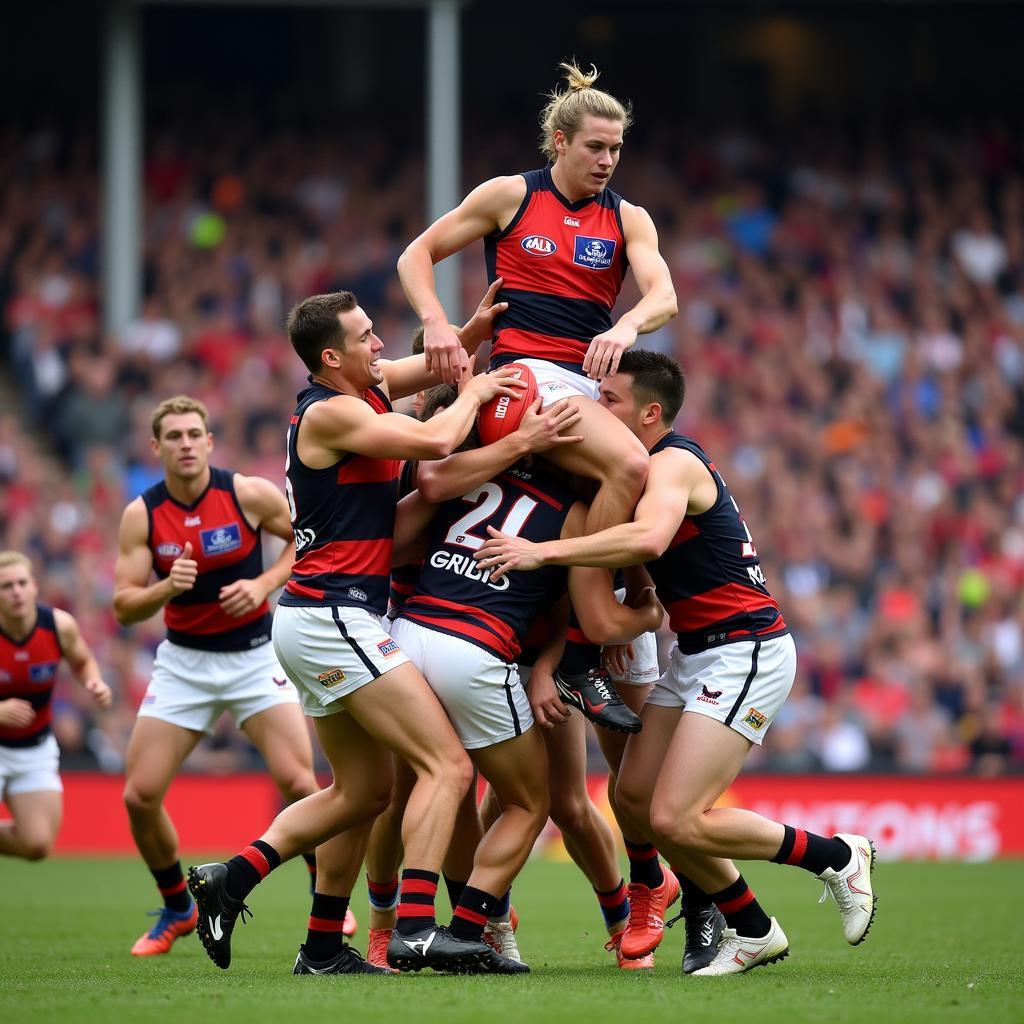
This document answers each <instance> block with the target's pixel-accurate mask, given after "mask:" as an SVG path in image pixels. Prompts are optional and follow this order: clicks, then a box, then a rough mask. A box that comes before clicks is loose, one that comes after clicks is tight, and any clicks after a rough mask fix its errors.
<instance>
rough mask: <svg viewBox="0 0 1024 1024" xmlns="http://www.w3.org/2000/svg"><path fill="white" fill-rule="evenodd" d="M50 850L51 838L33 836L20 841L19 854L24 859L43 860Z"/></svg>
mask: <svg viewBox="0 0 1024 1024" xmlns="http://www.w3.org/2000/svg"><path fill="white" fill-rule="evenodd" d="M52 851H53V840H52V839H48V838H44V837H40V836H33V837H31V838H28V839H23V840H22V843H21V855H22V857H23V858H24V859H25V860H45V859H46V858H47V857H49V856H50V853H51V852H52Z"/></svg>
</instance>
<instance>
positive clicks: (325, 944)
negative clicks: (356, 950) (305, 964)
mask: <svg viewBox="0 0 1024 1024" xmlns="http://www.w3.org/2000/svg"><path fill="white" fill-rule="evenodd" d="M350 898H351V897H349V896H325V895H324V894H323V893H322V892H315V893H313V906H312V907H311V909H310V911H309V930H308V931H307V932H306V941H305V942H304V943H303V944H302V945H303V948H304V949H305V951H306V956H308V957H309V959H310V960H313V961H314V962H316V963H323V962H324V961H325V960H331V959H333V958H334V957H336V956H337V955H338V954H339V953H340V952H341V949H342V946H344V944H345V936H344V935H343V934H342V928H343V927H344V925H345V912H346V911H347V910H348V901H349V899H350Z"/></svg>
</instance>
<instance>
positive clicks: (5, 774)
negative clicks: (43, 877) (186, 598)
mask: <svg viewBox="0 0 1024 1024" xmlns="http://www.w3.org/2000/svg"><path fill="white" fill-rule="evenodd" d="M62 660H63V661H65V662H67V664H68V666H69V668H70V669H71V671H72V672H73V673H74V675H75V678H76V679H77V680H78V681H79V682H80V683H81V684H82V686H84V687H85V690H86V692H87V693H88V694H89V696H90V697H91V698H92V700H93V703H94V704H95V705H96V706H97V707H100V708H107V707H110V688H109V687H108V686H107V684H106V683H105V682H104V681H103V679H102V678H101V677H100V670H99V666H98V665H97V664H96V659H95V658H94V657H93V655H92V651H90V650H89V647H88V645H87V644H86V642H85V640H83V639H82V634H81V632H79V629H78V623H77V622H75V620H74V618H72V616H70V615H69V614H68V613H67V612H65V611H62V610H61V609H59V608H50V607H49V606H48V605H45V604H40V603H39V587H38V585H37V583H36V580H35V576H34V575H33V574H32V564H31V562H29V560H28V559H27V558H26V557H25V556H24V555H23V554H22V553H21V552H20V551H0V800H3V801H4V803H6V804H7V809H8V811H10V813H11V820H10V821H2V822H0V855H6V856H8V857H24V858H25V859H26V860H41V859H42V858H43V857H48V856H49V855H50V851H51V850H52V849H53V844H54V841H55V840H56V838H57V832H58V830H59V829H60V822H61V816H62V814H63V804H62V796H61V794H62V792H63V787H62V786H61V781H60V775H59V774H58V768H59V766H60V751H59V750H58V749H57V741H56V739H55V738H54V736H53V733H52V731H51V728H50V722H51V718H52V710H51V700H52V698H53V687H54V684H55V683H56V681H57V669H58V666H59V665H60V663H61V661H62Z"/></svg>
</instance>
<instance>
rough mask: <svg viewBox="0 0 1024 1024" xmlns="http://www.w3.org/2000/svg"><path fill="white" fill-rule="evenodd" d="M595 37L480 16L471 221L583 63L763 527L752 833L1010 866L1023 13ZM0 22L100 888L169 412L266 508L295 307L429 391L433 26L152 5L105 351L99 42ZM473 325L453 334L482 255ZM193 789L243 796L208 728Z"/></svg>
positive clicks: (657, 343) (744, 502)
mask: <svg viewBox="0 0 1024 1024" xmlns="http://www.w3.org/2000/svg"><path fill="white" fill-rule="evenodd" d="M576 7H577V5H570V4H558V3H545V4H540V3H534V2H526V3H520V4H516V5H514V6H513V5H507V4H502V5H497V4H491V3H486V2H483V0H480V2H476V3H469V4H467V5H466V6H465V8H464V10H463V14H462V18H461V28H462V45H461V53H462V81H463V86H462V90H461V100H462V105H463V119H464V132H463V136H462V157H463V159H462V184H463V186H464V188H468V187H469V186H471V185H473V184H475V183H476V182H478V181H480V180H482V179H484V178H485V177H488V176H490V175H492V174H496V173H509V172H512V171H515V170H521V169H528V168H530V167H533V166H537V165H538V164H539V161H540V158H539V156H538V155H537V152H536V147H535V144H534V143H535V139H536V116H537V112H538V110H539V108H540V106H541V104H542V94H543V93H544V92H545V91H547V90H548V89H550V88H551V87H552V86H553V85H555V83H556V80H557V76H556V71H555V68H556V65H557V63H558V61H559V60H561V59H563V58H565V57H568V56H572V55H575V56H576V57H577V58H579V60H580V61H581V62H589V61H593V62H594V63H596V64H597V65H598V67H599V68H600V69H601V70H602V73H603V75H602V79H601V85H602V86H604V87H606V88H607V89H608V90H609V91H611V92H613V93H615V94H617V95H619V96H621V97H624V98H628V99H630V100H632V102H633V105H634V109H635V114H636V127H635V129H634V130H633V132H632V133H631V135H630V137H629V139H628V144H627V147H626V150H625V153H624V156H623V162H622V165H621V167H620V169H619V171H618V172H617V176H616V180H615V182H614V183H613V185H614V187H615V188H616V190H618V191H620V192H621V193H622V194H623V195H624V196H625V197H626V198H628V199H630V200H633V201H635V202H638V203H640V204H641V205H644V206H646V207H647V208H648V209H649V210H650V211H651V213H652V215H653V216H654V218H655V221H656V223H657V225H658V227H659V231H660V233H661V243H662V251H663V252H664V254H665V255H666V258H667V259H668V261H669V264H670V266H671V268H672V270H673V275H674V278H675V281H676V285H677V289H678V291H679V295H680V299H681V312H680V315H679V316H678V317H677V318H676V320H675V321H673V323H672V324H670V325H669V326H668V327H667V328H665V329H663V330H661V331H659V332H657V334H655V335H652V336H650V337H649V338H647V339H645V340H643V341H642V344H648V345H651V346H652V347H658V348H661V349H662V350H664V351H667V352H671V353H672V354H675V355H677V356H678V357H679V358H680V359H681V361H682V362H683V364H684V368H685V369H686V370H687V373H688V375H689V381H690V392H689V397H688V399H687V405H686V407H685V408H684V410H683V414H682V416H681V418H680V421H679V424H680V427H681V428H682V429H684V430H685V431H686V432H688V433H691V434H693V435H694V436H696V437H697V438H698V439H699V440H701V441H702V442H703V443H705V444H706V446H707V447H708V448H709V450H710V451H711V452H713V453H714V455H715V459H716V462H717V463H718V465H719V466H720V467H722V469H723V471H724V474H725V476H726V479H728V480H729V482H730V486H731V488H732V490H733V491H734V492H735V493H736V494H737V497H738V500H739V502H740V506H741V508H742V509H743V511H744V515H745V517H746V519H747V521H748V522H749V523H750V525H751V529H752V532H753V534H754V537H755V539H756V541H757V544H758V548H759V551H760V553H761V555H762V558H763V560H764V565H765V569H766V573H767V575H768V579H769V586H770V587H771V589H772V591H773V593H775V594H776V595H777V596H778V597H779V599H780V603H781V604H782V607H783V609H784V612H785V614H786V617H787V620H789V621H790V622H791V623H792V624H793V626H794V632H795V634H796V639H797V645H798V651H799V654H800V671H799V677H798V682H797V686H796V688H795V689H794V692H793V695H792V696H791V698H790V701H789V703H788V704H787V708H786V710H785V711H784V712H783V713H782V714H781V715H780V717H779V719H778V720H777V722H776V724H775V725H774V727H773V729H772V732H771V733H770V734H769V737H768V740H767V742H766V743H765V747H764V749H763V751H759V752H757V753H756V756H754V757H752V758H751V764H750V768H749V770H748V774H749V775H750V776H751V778H750V779H749V780H747V781H744V782H742V783H741V785H740V787H739V792H740V794H741V797H742V798H743V799H744V800H746V801H747V802H748V803H750V802H752V801H754V800H760V801H762V803H761V807H762V808H769V807H770V806H775V807H778V806H780V805H782V806H783V807H784V808H790V810H788V811H786V812H785V813H783V812H782V811H781V810H780V812H779V813H778V814H775V815H774V816H776V817H786V818H787V819H788V818H793V817H799V816H800V814H796V813H793V811H792V810H791V809H792V808H793V807H794V806H795V807H797V808H800V809H802V813H803V817H804V819H806V818H807V817H808V816H812V817H813V816H815V815H816V816H817V817H816V818H815V819H814V821H811V822H809V823H808V824H809V827H815V830H816V831H825V830H826V829H825V824H824V823H825V822H826V821H827V822H833V821H835V820H836V816H838V815H841V814H843V813H847V814H856V815H860V817H859V818H858V819H857V820H858V822H859V823H860V825H863V827H857V828H853V831H867V830H868V829H869V825H870V824H874V825H875V826H876V831H877V832H880V833H882V844H881V845H882V846H883V852H888V854H889V855H890V856H940V855H941V856H960V857H969V858H985V857H989V856H993V855H999V854H1004V855H1005V854H1008V853H1014V852H1016V853H1018V854H1019V853H1020V852H1022V851H1024V834H1022V833H1021V826H1020V823H1019V822H1018V821H1016V820H1014V819H1013V815H1012V814H1010V813H1009V809H1010V808H1011V807H1012V805H1013V803H1014V802H1016V804H1017V806H1018V807H1019V806H1020V800H1021V797H1022V791H1021V789H1020V785H1021V771H1022V768H1024V604H1022V600H1021V592H1022V587H1021V583H1022V581H1024V497H1022V493H1024V487H1022V483H1024V131H1022V118H1021V113H1020V109H1019V96H1020V91H1021V84H1022V77H1021V73H1020V71H1019V52H1018V51H1019V40H1020V38H1021V29H1022V28H1024V12H1022V10H1021V8H1020V6H1019V5H1017V4H1010V3H1007V4H984V3H971V4H924V3H863V4H856V5H854V4H839V3H837V4H828V3H810V2H808V3H794V4H788V5H787V4H770V3H714V4H711V3H708V4H680V3H675V4H673V3H661V4H655V3H633V4H628V5H627V4H605V3H592V4H589V5H587V11H586V13H582V14H581V13H580V12H579V11H578V9H574V8H576ZM2 19H3V21H2V29H0V33H2V35H3V37H4V38H5V40H6V41H7V44H8V45H7V46H5V59H4V61H3V62H2V63H0V310H2V326H0V353H2V359H0V484H2V488H0V547H9V546H14V547H18V548H20V549H23V550H25V551H26V552H27V553H29V554H30V555H31V556H32V558H33V560H34V562H35V564H36V566H37V570H38V573H39V576H40V580H41V583H42V588H43V595H44V598H45V599H46V600H50V601H52V602H54V603H56V604H58V605H61V606H63V607H67V608H69V609H70V610H72V611H74V613H75V614H76V615H77V616H78V617H79V619H80V621H81V622H82V624H83V626H84V628H85V630H86V635H87V637H88V638H89V640H90V642H91V643H92V644H93V645H94V648H95V649H96V651H97V652H98V654H99V656H100V659H101V663H102V665H103V668H104V671H105V674H106V678H107V680H108V682H110V683H111V685H112V686H113V687H114V688H115V692H116V693H117V695H118V699H117V707H116V709H115V710H114V711H113V712H111V713H110V714H108V715H104V716H101V717H97V716H94V715H93V714H92V713H91V712H90V711H89V709H88V708H87V707H86V706H85V705H84V703H83V702H82V701H81V697H80V693H79V691H78V690H77V689H76V688H75V687H74V686H73V685H72V684H70V682H69V681H65V682H64V683H62V685H61V687H60V690H59V701H58V704H59V714H58V715H57V724H56V728H57V732H58V736H59V738H60V741H61V744H62V747H63V748H64V751H65V758H64V769H65V772H66V775H65V779H66V783H67V785H68V788H69V798H68V812H67V820H66V823H65V827H64V833H63V838H62V841H63V843H64V844H65V845H64V848H65V849H83V848H90V843H93V847H92V848H95V842H96V840H95V836H94V835H93V833H95V832H97V831H102V830H97V828H96V825H95V817H93V820H92V824H91V825H90V824H88V822H87V820H86V819H85V818H84V817H82V816H80V815H78V814H77V813H76V806H77V807H78V808H79V809H81V808H83V807H89V808H94V807H103V808H106V811H109V826H108V827H107V835H108V836H112V835H115V832H113V831H110V830H115V831H116V835H118V836H120V835H122V834H123V836H125V837H126V835H127V830H126V826H125V824H124V822H123V821H121V818H122V817H123V814H121V812H120V805H119V803H118V798H117V791H118V781H117V773H118V771H119V769H120V759H121V755H122V753H123V750H124V746H125V742H126V739H127V735H128V732H129V730H130V728H131V724H132V721H133V716H134V711H135V708H136V707H137V705H138V702H139V700H140V699H141V696H142V693H143V691H144V689H145V685H146V677H147V672H148V667H149V664H150V661H151V658H152V651H153V649H154V647H155V645H156V643H157V642H158V641H159V638H160V635H161V629H160V623H159V622H152V623H150V624H147V625H146V626H144V627H136V628H134V629H132V630H129V631H121V630H118V629H117V628H116V625H115V624H114V622H113V618H112V615H111V613H110V610H109V606H110V588H111V570H112V564H113V553H114V538H115V536H116V524H117V520H118V517H119V514H120V510H121V508H122V507H123V504H124V503H125V502H126V501H127V500H129V499H130V498H131V497H133V496H134V495H135V494H137V493H138V491H139V489H140V488H141V487H143V486H145V485H146V484H147V483H148V482H149V480H150V479H151V478H152V466H151V463H150V462H149V461H148V455H147V452H148V448H147V433H148V426H147V424H148V414H149V410H150V408H151V407H152V406H153V405H154V404H155V403H156V402H157V401H158V400H159V399H161V398H163V397H166V396H167V395H168V394H171V393H175V392H178V391H183V390H184V391H189V392H191V393H194V394H196V395H197V396H198V397H201V398H203V400H204V401H206V402H207V403H208V404H209V406H210V408H211V411H212V412H213V417H214V429H215V433H216V435H217V439H218V460H219V461H220V462H221V463H222V464H225V465H228V466H231V467H234V468H238V469H240V470H243V471H249V472H258V473H261V474H263V475H267V476H269V477H271V478H273V479H280V478H281V468H282V458H283V455H282V451H281V442H282V439H283V426H282V425H283V423H284V422H285V416H286V415H287V413H288V411H289V409H290V403H291V398H292V393H293V392H294V390H295V389H296V387H297V385H298V383H299V382H300V380H301V373H299V367H298V366H297V361H296V360H295V359H294V357H293V356H292V353H291V352H290V349H289V348H288V346H287V342H286V340H285V339H284V338H283V334H282V331H281V323H282V317H283V313H284V311H286V310H287V308H288V306H289V305H290V304H291V302H293V301H295V300H296V299H298V298H301V297H302V296H303V295H305V294H307V293H309V292H311V291H314V290H322V289H326V288H331V287H352V288H353V289H354V290H355V291H356V292H357V293H358V294H359V296H360V298H361V300H362V301H363V303H364V305H365V306H366V307H367V309H368V310H369V311H370V312H371V315H373V316H374V317H375V319H376V322H377V326H378V331H379V333H380V334H381V336H382V337H383V338H384V340H385V342H386V343H387V345H388V348H389V353H390V354H403V353H404V351H405V349H406V347H407V345H408V339H409V336H410V334H411V331H412V328H413V326H414V324H413V321H412V318H411V316H410V312H409V310H408V308H407V307H406V305H405V303H404V300H403V298H402V295H401V291H400V288H399V287H398V284H397V280H396V278H395V275H394V264H395V260H396V258H397V256H398V254H399V253H400V252H401V250H402V248H403V246H404V245H405V243H406V242H407V241H408V240H409V239H411V238H412V237H413V236H414V235H415V234H416V233H417V232H418V231H419V230H420V229H421V228H422V226H423V224H424V179H425V173H424V139H425V130H424V104H425V96H424V78H425V70H426V66H425V58H424V35H425V25H426V21H425V16H424V14H423V13H422V12H421V11H420V10H419V9H417V7H416V6H415V5H409V6H408V7H403V6H398V7H396V6H393V5H373V4H369V3H367V4H365V5H362V6H356V5H352V6H351V7H349V6H344V7H342V8H340V9H331V8H329V7H327V6H319V5H314V6H300V7H287V8H286V7H283V6H282V7H275V6H268V5H244V4H236V3H230V4H225V5H219V6H205V5H194V4H181V3H173V2H167V3H153V4H148V5H143V6H142V8H141V26H142V33H143V69H144V72H143V74H144V83H145V92H144V124H145V140H146V149H145V179H144V180H145V186H146V188H145V197H146V198H145V230H146V245H145V260H144V264H143V267H142V281H143V285H144V294H145V297H146V301H145V304H144V307H143V309H142V310H140V311H139V316H138V318H136V319H133V321H132V322H131V323H128V324H122V325H119V327H118V329H115V330H110V331H104V330H103V329H102V327H101V324H102V322H103V317H102V310H101V309H100V296H101V288H100V278H99V259H100V253H101V249H102V246H101V240H102V233H103V230H104V220H103V217H102V216H101V213H100V203H99V197H100V189H99V181H98V169H99V153H100V152H101V148H100V134H99V131H100V125H99V121H100V118H99V108H100V98H101V92H102V89H101V83H102V76H101V67H102V56H103V53H102V50H103V46H102V42H101V39H102V32H101V26H102V24H103V8H102V6H101V5H100V4H98V3H91V2H84V3H78V4H71V3H53V4H37V5H35V6H33V7H29V6H27V5H20V4H18V5H10V6H8V8H6V9H5V11H4V14H3V15H2ZM461 285H462V296H463V303H464V306H465V307H466V308H468V307H470V306H471V305H472V304H473V303H475V301H476V298H477V296H478V295H479V294H480V293H481V292H482V290H483V286H484V278H483V264H482V258H480V255H479V254H477V253H470V254H469V255H468V256H467V257H465V258H464V259H463V263H462V282H461ZM449 312H450V313H453V311H452V310H449ZM189 767H190V768H191V769H193V770H194V771H196V772H202V773H211V774H214V775H217V776H222V777H224V778H229V777H230V776H232V775H234V774H236V773H240V772H248V771H252V770H256V769H258V767H259V765H258V762H257V760H256V756H255V754H254V752H253V751H252V750H250V749H249V748H248V747H247V746H245V745H244V744H243V743H242V741H241V740H240V739H239V737H238V736H236V735H235V734H234V732H233V731H232V730H231V729H230V728H224V729H223V730H219V731H218V733H217V735H216V736H215V737H214V738H213V739H212V741H210V742H208V743H204V744H203V745H202V746H201V748H200V749H199V750H198V751H197V752H196V754H195V755H194V756H193V758H192V759H191V760H190V763H189ZM594 768H595V770H596V769H598V768H599V762H598V761H597V760H595V761H594ZM77 771H84V772H86V773H91V774H85V775H82V776H80V777H76V776H75V775H74V774H73V773H75V772H77ZM822 772H831V773H835V774H833V775H829V776H825V780H824V781H822V779H821V777H820V774H819V773H822ZM96 773H100V774H99V775H97V774H96ZM756 773H768V774H765V775H764V776H763V777H762V776H761V775H758V774H756ZM840 776H841V777H840ZM894 779H895V781H894ZM197 784H199V783H198V782H197ZM202 784H203V785H207V784H208V782H207V781H206V780H204V781H203V783H202ZM228 784H230V783H228ZM257 784H258V783H257ZM76 785H80V786H81V787H82V789H81V793H82V796H81V798H80V799H78V800H77V804H76V791H75V789H74V787H75V786H76ZM179 785H187V783H182V784H179ZM245 785H246V786H251V785H253V780H247V781H246V783H245ZM744 786H746V787H748V788H747V789H746V790H744V789H743V787H744ZM597 788H599V781H596V782H595V791H597ZM246 792H248V790H247V791H246ZM87 798H88V801H93V802H87ZM266 799H268V800H270V799H271V798H270V797H267V798H266ZM773 801H774V803H772V802H773ZM840 803H841V804H842V807H845V808H846V811H843V810H842V807H840ZM854 805H855V806H856V808H857V810H855V811H851V810H849V808H850V807H853V806H854ZM171 806H172V811H173V812H174V813H175V816H176V817H178V814H179V813H180V812H179V811H178V810H176V809H175V806H174V803H173V796H172V805H171ZM104 813H106V812H104ZM830 815H831V816H832V817H829V816H830ZM257 817H259V812H257ZM865 822H867V824H865ZM816 823H817V827H816ZM190 827H193V826H192V825H191V824H189V823H187V822H182V832H183V835H184V836H186V842H188V838H187V837H188V829H189V828H190ZM194 827H196V828H199V827H201V823H200V822H198V821H197V822H196V823H195V825H194ZM950 837H952V838H950ZM204 838H205V837H204ZM117 841H118V842H119V841H120V840H117ZM112 842H113V840H112ZM216 842H217V840H216V839H214V840H211V842H210V843H207V845H216ZM229 845H230V844H229Z"/></svg>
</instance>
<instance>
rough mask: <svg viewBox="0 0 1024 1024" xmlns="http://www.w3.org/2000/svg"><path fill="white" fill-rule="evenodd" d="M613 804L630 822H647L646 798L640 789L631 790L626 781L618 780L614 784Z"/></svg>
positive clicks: (647, 808)
mask: <svg viewBox="0 0 1024 1024" xmlns="http://www.w3.org/2000/svg"><path fill="white" fill-rule="evenodd" d="M615 804H616V806H617V807H618V808H619V810H620V811H622V813H623V814H625V815H626V817H627V818H629V819H630V820H631V821H635V822H644V821H647V816H648V811H649V809H650V808H649V806H648V798H647V797H646V796H645V795H644V793H643V791H642V790H641V789H634V788H632V787H631V786H630V784H629V780H628V779H622V778H619V779H618V781H617V782H616V783H615Z"/></svg>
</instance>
